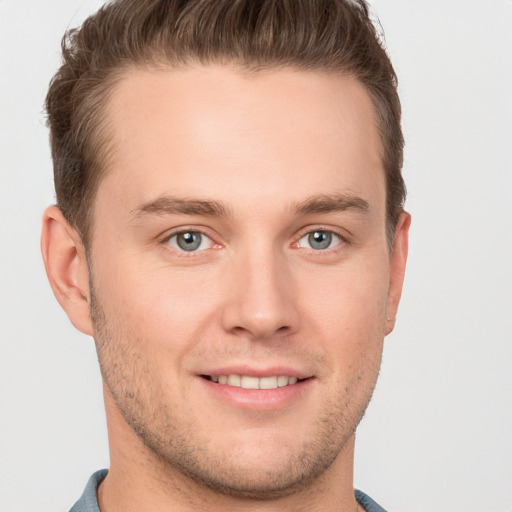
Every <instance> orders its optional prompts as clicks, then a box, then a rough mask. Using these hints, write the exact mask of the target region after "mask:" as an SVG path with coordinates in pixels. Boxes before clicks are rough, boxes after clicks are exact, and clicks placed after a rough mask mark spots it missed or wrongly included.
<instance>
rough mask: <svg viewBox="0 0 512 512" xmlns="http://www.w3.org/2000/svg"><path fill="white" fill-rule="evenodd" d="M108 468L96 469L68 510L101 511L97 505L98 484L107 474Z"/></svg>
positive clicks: (78, 511)
mask: <svg viewBox="0 0 512 512" xmlns="http://www.w3.org/2000/svg"><path fill="white" fill-rule="evenodd" d="M107 473H108V470H107V469H101V470H100V471H96V473H94V474H93V475H92V476H91V478H89V481H88V482H87V485H86V486H85V490H84V493H83V494H82V496H81V497H80V499H79V500H78V501H77V502H76V503H75V504H74V505H73V507H72V508H71V510H70V511H69V512H101V511H100V507H99V505H98V494H97V492H98V486H99V485H100V483H101V482H102V480H103V479H104V478H105V477H106V476H107Z"/></svg>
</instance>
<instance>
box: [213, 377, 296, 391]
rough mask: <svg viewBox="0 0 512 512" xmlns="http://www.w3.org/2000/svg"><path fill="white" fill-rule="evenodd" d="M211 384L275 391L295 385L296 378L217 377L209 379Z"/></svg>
mask: <svg viewBox="0 0 512 512" xmlns="http://www.w3.org/2000/svg"><path fill="white" fill-rule="evenodd" d="M210 378H211V380H212V381H213V382H218V383H219V384H224V385H228V386H233V387H236V388H244V389H276V388H283V387H285V386H291V385H292V384H296V383H297V382H298V381H299V379H298V378H297V377H287V376H285V375H279V376H278V375H276V376H272V377H261V378H258V377H252V376H250V375H236V374H231V375H219V376H216V377H210Z"/></svg>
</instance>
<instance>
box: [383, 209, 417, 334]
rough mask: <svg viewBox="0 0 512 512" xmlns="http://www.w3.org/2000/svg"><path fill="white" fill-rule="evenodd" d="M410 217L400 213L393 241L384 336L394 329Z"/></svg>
mask: <svg viewBox="0 0 512 512" xmlns="http://www.w3.org/2000/svg"><path fill="white" fill-rule="evenodd" d="M410 225H411V216H410V215H409V214H408V213H407V212H402V213H401V214H400V217H399V219H398V222H397V226H396V230H395V236H394V239H393V251H392V253H391V256H390V269H389V290H388V301H387V306H386V330H385V334H386V336H387V335H388V334H389V333H390V332H391V331H392V330H393V329H394V327H395V320H396V314H397V311H398V304H399V303H400V297H401V296H402V287H403V283H404V275H405V266H406V263H407V254H408V250H409V227H410Z"/></svg>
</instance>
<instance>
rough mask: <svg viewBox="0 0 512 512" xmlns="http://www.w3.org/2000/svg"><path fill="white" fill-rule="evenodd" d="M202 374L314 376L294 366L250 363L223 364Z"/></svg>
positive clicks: (304, 377)
mask: <svg viewBox="0 0 512 512" xmlns="http://www.w3.org/2000/svg"><path fill="white" fill-rule="evenodd" d="M200 375H208V376H210V377H218V376H219V375H247V376H250V377H258V378H262V377H274V376H285V377H297V378H298V379H307V378H309V377H312V376H313V375H312V374H311V373H308V372H307V371H304V370H301V369H298V368H293V367H290V366H272V367H266V368H255V367H254V366H249V365H235V366H229V367H227V366H223V367H220V368H210V369H206V370H205V371H202V372H200Z"/></svg>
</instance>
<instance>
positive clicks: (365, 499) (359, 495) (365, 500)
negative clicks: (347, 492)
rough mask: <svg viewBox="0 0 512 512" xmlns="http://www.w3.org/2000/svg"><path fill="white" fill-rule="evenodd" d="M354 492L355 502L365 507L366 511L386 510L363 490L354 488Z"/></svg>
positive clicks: (381, 511)
mask: <svg viewBox="0 0 512 512" xmlns="http://www.w3.org/2000/svg"><path fill="white" fill-rule="evenodd" d="M354 494H355V497H356V500H357V502H358V503H359V505H361V506H362V507H363V508H364V509H365V511H366V512H386V511H385V510H384V509H383V508H382V507H381V506H380V505H379V504H378V503H376V502H375V501H373V500H372V499H371V498H370V496H368V495H366V494H365V493H364V492H361V491H358V490H357V489H356V490H355V491H354Z"/></svg>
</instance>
